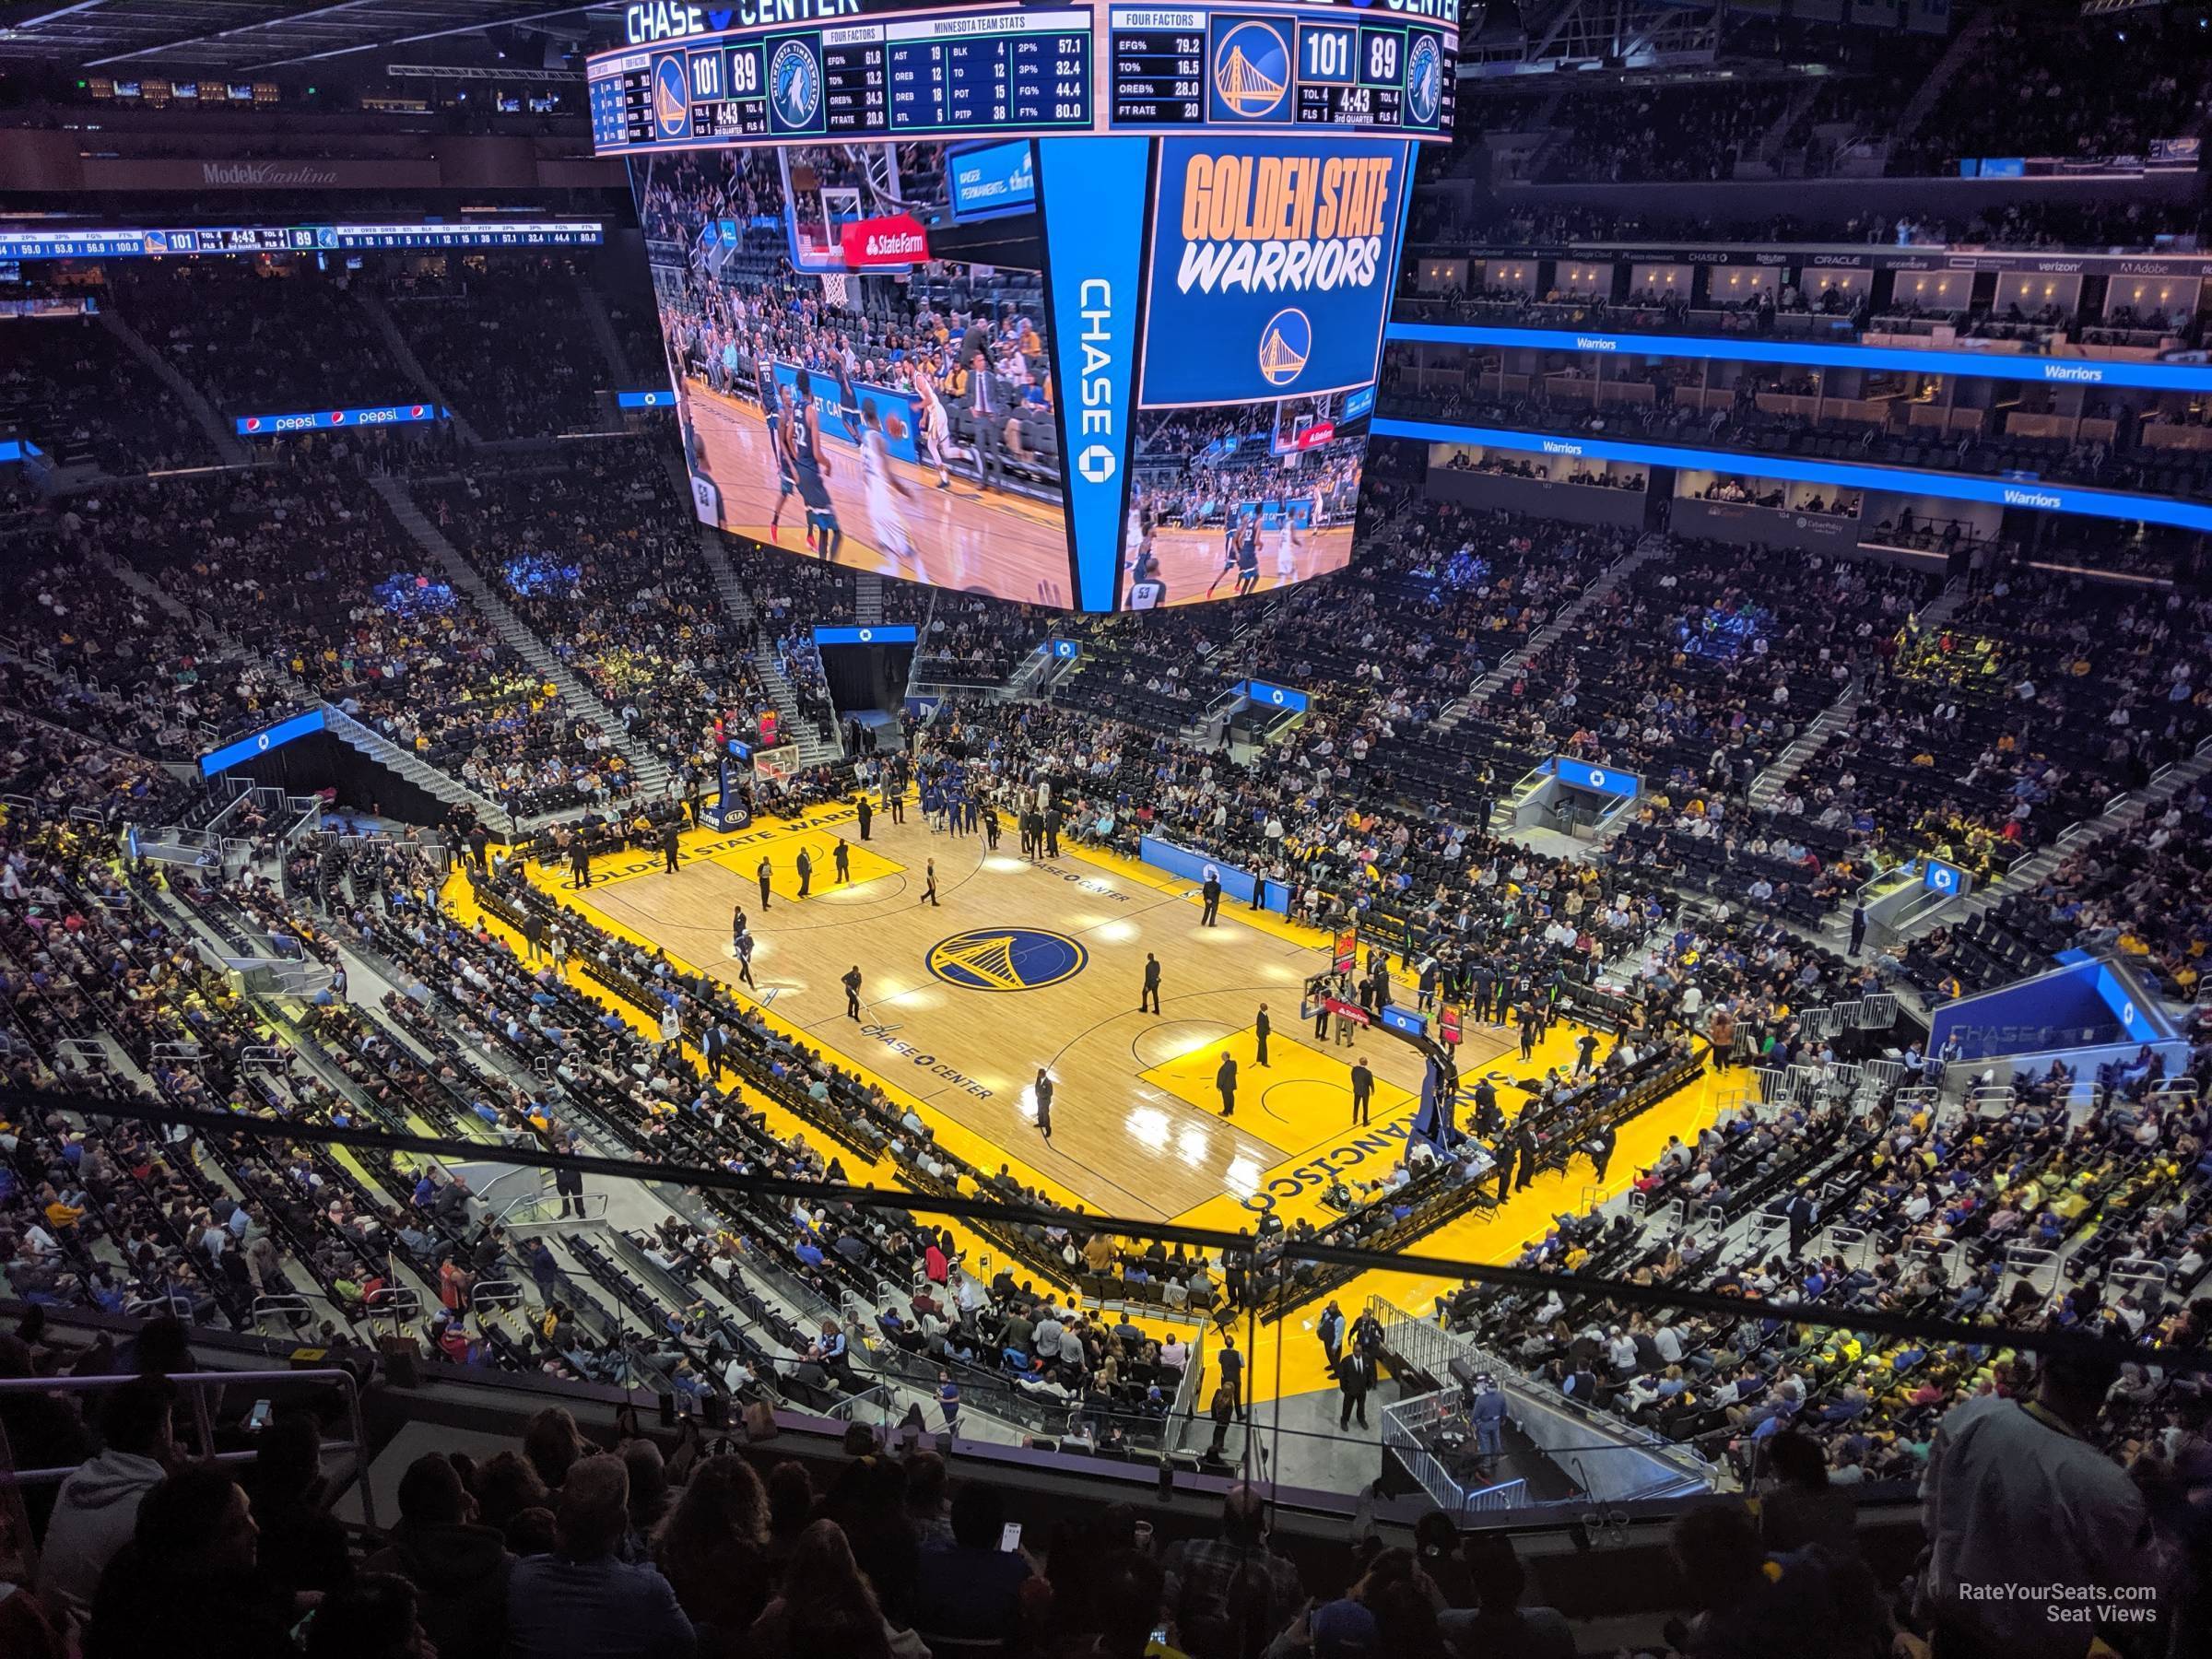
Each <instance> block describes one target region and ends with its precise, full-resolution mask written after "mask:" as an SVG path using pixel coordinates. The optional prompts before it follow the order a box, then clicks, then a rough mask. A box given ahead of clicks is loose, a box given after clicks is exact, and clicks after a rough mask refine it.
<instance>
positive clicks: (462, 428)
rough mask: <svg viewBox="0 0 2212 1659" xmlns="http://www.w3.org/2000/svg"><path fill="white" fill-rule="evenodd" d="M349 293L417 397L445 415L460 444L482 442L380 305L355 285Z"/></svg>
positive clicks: (379, 302)
mask: <svg viewBox="0 0 2212 1659" xmlns="http://www.w3.org/2000/svg"><path fill="white" fill-rule="evenodd" d="M352 292H353V297H354V298H355V299H356V300H359V301H360V306H361V310H362V311H364V312H367V313H368V315H369V321H370V322H371V323H372V324H375V326H376V332H377V333H378V334H380V335H382V336H383V341H384V349H385V350H387V351H389V352H390V353H391V354H392V360H393V361H394V362H395V363H397V364H398V365H399V366H400V367H401V368H402V369H404V370H405V371H406V375H407V378H408V379H409V380H410V381H412V382H415V390H416V391H417V393H418V394H420V395H421V396H422V397H424V398H425V399H427V400H428V401H429V402H430V403H434V404H436V405H437V406H439V407H440V408H441V409H443V410H444V411H445V415H446V418H447V419H448V420H451V421H452V422H453V430H454V431H455V432H456V433H458V434H459V435H460V438H461V441H462V442H464V443H466V444H470V445H476V444H480V443H482V442H483V439H482V438H480V437H478V436H477V429H476V428H475V427H473V426H471V425H469V423H468V418H467V417H466V416H465V415H464V414H462V413H461V411H460V410H459V409H457V408H455V407H454V406H453V399H452V398H450V397H448V396H447V395H446V394H445V388H444V387H442V386H441V385H440V384H439V383H438V382H436V381H434V380H432V379H431V378H430V375H429V370H427V369H425V368H424V367H423V366H422V359H420V358H418V357H417V356H416V355H415V348H414V347H412V346H410V345H408V344H407V336H406V335H405V334H403V333H401V332H400V327H399V324H397V323H395V322H394V321H393V320H392V313H391V312H390V311H389V310H388V309H387V308H386V307H385V305H384V302H383V301H382V300H380V299H378V298H377V297H376V296H375V295H374V294H371V293H370V292H369V291H368V290H367V289H366V288H362V287H361V286H360V285H359V284H356V285H355V286H354V288H353V290H352Z"/></svg>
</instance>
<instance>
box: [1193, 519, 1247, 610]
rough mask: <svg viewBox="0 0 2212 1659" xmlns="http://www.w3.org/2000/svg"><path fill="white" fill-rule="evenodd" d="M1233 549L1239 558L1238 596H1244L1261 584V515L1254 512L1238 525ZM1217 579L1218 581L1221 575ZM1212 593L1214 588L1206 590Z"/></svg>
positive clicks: (1237, 558)
mask: <svg viewBox="0 0 2212 1659" xmlns="http://www.w3.org/2000/svg"><path fill="white" fill-rule="evenodd" d="M1233 551H1234V552H1235V555H1236V560H1237V586H1236V596H1237V597H1238V598H1240V599H1241V598H1243V597H1244V596H1245V595H1246V594H1249V593H1251V592H1252V590H1253V588H1255V587H1257V586H1259V584H1260V515H1259V514H1258V513H1257V512H1254V513H1253V515H1252V516H1251V517H1250V518H1248V519H1246V520H1244V521H1243V522H1242V523H1241V524H1239V525H1238V526H1237V535H1236V541H1235V544H1234V547H1233ZM1214 580H1215V581H1217V582H1218V581H1219V580H1220V578H1219V577H1218V576H1217V577H1216V578H1215V579H1214ZM1206 591H1207V592H1208V593H1211V592H1212V591H1213V590H1212V589H1211V588H1208V589H1207V590H1206Z"/></svg>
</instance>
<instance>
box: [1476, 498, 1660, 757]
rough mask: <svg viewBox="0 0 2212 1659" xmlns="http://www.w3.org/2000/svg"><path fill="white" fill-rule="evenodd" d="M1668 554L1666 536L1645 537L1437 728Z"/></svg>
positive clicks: (1478, 701)
mask: <svg viewBox="0 0 2212 1659" xmlns="http://www.w3.org/2000/svg"><path fill="white" fill-rule="evenodd" d="M1665 551H1666V537H1665V536H1664V535H1656V534H1654V535H1646V536H1644V537H1643V538H1642V539H1641V540H1640V541H1638V542H1637V544H1636V545H1635V546H1634V547H1631V548H1630V550H1629V552H1628V554H1627V556H1626V557H1624V558H1622V559H1619V560H1618V561H1617V562H1616V563H1614V564H1611V565H1609V566H1607V567H1606V569H1605V570H1604V571H1600V572H1599V574H1598V577H1597V580H1596V581H1594V582H1592V583H1591V584H1590V585H1589V586H1588V587H1586V588H1584V589H1583V591H1582V592H1581V593H1579V594H1576V595H1575V596H1574V598H1573V599H1572V600H1571V601H1570V602H1569V603H1567V604H1566V605H1564V606H1560V607H1559V614H1558V615H1556V616H1554V617H1553V618H1551V620H1550V621H1548V622H1547V623H1545V624H1544V626H1543V627H1541V628H1539V629H1536V631H1535V633H1533V634H1531V635H1529V636H1528V641H1527V643H1525V644H1524V645H1523V646H1522V647H1521V648H1520V649H1519V650H1518V651H1513V652H1509V653H1507V654H1506V655H1505V656H1503V657H1501V658H1500V659H1499V662H1498V665H1497V666H1496V667H1495V668H1493V669H1491V670H1490V671H1489V672H1488V674H1486V675H1484V676H1483V677H1481V678H1480V679H1478V680H1477V681H1476V682H1475V684H1474V686H1473V687H1472V688H1469V690H1468V693H1467V695H1466V696H1465V698H1462V699H1461V700H1458V701H1456V702H1454V703H1453V704H1452V705H1451V706H1450V707H1448V708H1447V709H1445V711H1444V712H1443V713H1442V715H1441V716H1440V717H1439V718H1438V720H1437V722H1436V727H1435V729H1436V730H1438V731H1440V732H1448V731H1450V730H1451V729H1452V728H1453V726H1455V725H1457V724H1459V723H1460V721H1461V720H1462V719H1464V718H1465V716H1467V715H1468V714H1471V713H1474V712H1478V711H1479V710H1480V709H1481V708H1482V706H1483V704H1485V703H1486V702H1488V700H1490V698H1491V696H1492V695H1493V694H1495V693H1496V692H1498V691H1499V690H1500V689H1502V688H1504V686H1505V685H1506V683H1507V682H1508V681H1510V680H1511V679H1512V677H1513V676H1514V675H1515V674H1516V673H1518V672H1519V671H1520V670H1521V669H1522V668H1523V667H1524V666H1525V665H1528V664H1529V663H1531V662H1533V661H1534V660H1535V658H1536V656H1537V655H1538V654H1539V653H1542V652H1543V650H1544V648H1545V647H1546V646H1547V645H1549V644H1550V643H1551V642H1552V641H1554V640H1556V639H1558V638H1559V636H1560V635H1561V634H1563V633H1565V632H1566V631H1567V629H1569V628H1571V627H1572V626H1573V625H1574V624H1575V623H1576V622H1578V621H1580V620H1581V619H1582V616H1583V612H1585V611H1587V610H1588V609H1589V608H1590V607H1591V606H1594V605H1595V604H1596V603H1597V602H1598V601H1599V600H1601V599H1603V598H1604V597H1605V596H1606V594H1610V593H1611V592H1612V591H1613V590H1614V589H1615V588H1617V587H1618V586H1619V585H1620V584H1621V582H1624V581H1625V580H1627V578H1628V577H1629V575H1630V573H1631V572H1633V571H1638V570H1640V569H1641V568H1642V567H1643V566H1645V565H1647V564H1649V563H1650V562H1651V561H1652V560H1653V559H1656V558H1658V557H1659V555H1661V554H1662V553H1664V552H1665Z"/></svg>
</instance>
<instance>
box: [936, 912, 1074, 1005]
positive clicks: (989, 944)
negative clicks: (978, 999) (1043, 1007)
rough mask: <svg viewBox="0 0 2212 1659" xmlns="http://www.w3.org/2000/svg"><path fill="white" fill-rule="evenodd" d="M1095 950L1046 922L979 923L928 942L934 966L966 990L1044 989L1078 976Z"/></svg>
mask: <svg viewBox="0 0 2212 1659" xmlns="http://www.w3.org/2000/svg"><path fill="white" fill-rule="evenodd" d="M1089 960H1090V952H1089V951H1088V950H1086V949H1085V948H1084V947H1082V945H1081V944H1080V943H1078V942H1077V940H1074V939H1071V938H1069V937H1068V936H1067V935H1065V934H1060V933H1048V932H1047V931H1045V930H1044V929H1043V928H1041V927H974V928H971V929H969V930H968V931H967V932H966V933H957V934H954V935H952V936H951V937H950V938H949V939H939V940H938V941H937V942H936V943H935V945H932V946H931V947H929V958H928V961H929V971H930V972H931V973H932V974H933V975H934V976H935V977H936V978H938V979H941V980H943V981H944V982H946V983H947V984H948V985H958V986H959V987H960V988H961V989H962V990H964V991H1040V990H1042V989H1043V988H1044V987H1045V986H1047V985H1056V984H1058V983H1060V982H1061V981H1063V980H1068V979H1073V978H1075V976H1076V975H1077V974H1078V973H1080V972H1082V971H1083V969H1084V967H1085V965H1086V964H1087V963H1088V962H1089Z"/></svg>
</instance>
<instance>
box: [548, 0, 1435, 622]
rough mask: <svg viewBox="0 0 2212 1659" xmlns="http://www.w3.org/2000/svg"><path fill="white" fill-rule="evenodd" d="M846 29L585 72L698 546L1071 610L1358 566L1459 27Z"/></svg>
mask: <svg viewBox="0 0 2212 1659" xmlns="http://www.w3.org/2000/svg"><path fill="white" fill-rule="evenodd" d="M845 16H846V17H847V18H849V19H850V20H849V21H838V22H834V23H830V22H826V21H825V19H824V18H821V17H818V16H817V17H811V18H799V17H794V18H787V19H784V20H783V21H784V22H785V23H786V24H787V25H788V26H787V27H782V28H777V27H771V25H770V22H769V20H768V19H766V18H760V17H746V16H733V17H732V18H727V19H722V20H718V18H717V14H715V13H713V12H712V10H710V11H709V12H708V13H707V14H705V15H704V21H705V23H706V24H708V25H709V26H710V27H708V28H707V29H703V30H699V31H695V30H692V29H688V28H686V29H681V30H677V31H676V32H674V33H668V32H652V33H649V34H648V35H646V36H644V37H641V39H640V41H637V42H636V43H635V45H636V47H637V49H635V50H626V51H620V52H616V53H604V54H601V55H600V56H598V57H595V58H594V60H593V61H592V65H591V69H590V81H591V91H592V104H593V116H594V143H595V145H596V146H597V147H598V149H599V151H600V153H602V154H613V153H619V154H627V155H629V156H630V157H631V161H630V169H631V180H632V184H633V187H634V188H635V190H636V192H637V194H638V197H639V206H640V213H641V218H642V220H643V222H644V224H645V226H646V228H647V237H646V241H647V247H648V249H649V253H650V256H651V258H652V261H653V283H654V289H655V293H656V295H657V296H658V298H659V301H660V309H661V317H662V324H663V333H664V335H665V340H666V344H667V347H668V353H669V359H670V365H671V369H672V371H673V374H674V382H675V386H676V389H677V405H678V410H679V415H680V418H681V426H682V428H683V434H684V442H685V450H686V456H687V460H688V465H689V468H690V472H691V475H692V484H693V494H694V498H695V500H696V501H697V502H698V504H699V507H700V513H701V516H702V517H705V518H708V519H710V520H711V521H712V522H713V523H714V524H718V525H719V526H720V527H721V528H723V529H724V530H727V531H730V532H732V533H735V534H737V535H745V536H748V537H751V538H753V539H755V540H757V541H760V542H764V543H768V544H771V545H773V546H781V547H790V548H793V549H794V551H803V552H806V553H809V554H811V555H813V556H815V557H817V558H825V559H830V560H833V561H834V562H837V563H840V564H843V565H847V566H849V567H852V568H854V569H859V570H867V571H876V572H877V573H879V574H883V575H888V576H897V577H904V578H907V579H910V580H913V581H918V582H934V583H937V584H940V585H945V586H953V587H959V588H962V589H966V590H970V591H974V592H981V593H987V594H994V595H996V596H998V597H1001V598H1006V599H1014V600H1020V601H1024V602H1029V603H1034V604H1041V605H1045V606H1059V607H1063V608H1067V609H1076V610H1086V611H1103V610H1112V609H1117V608H1118V609H1147V608H1156V607H1159V606H1171V605H1182V604H1187V603H1193V602H1200V601H1205V600H1210V599H1229V598H1236V597H1242V596H1246V595H1250V594H1258V593H1264V592H1268V591H1272V590H1274V589H1277V588H1280V587H1284V586H1288V585H1290V584H1293V583H1296V582H1304V581H1307V580H1310V579H1311V578H1312V577H1314V576H1316V575H1320V574H1323V573H1324V572H1327V571H1335V570H1339V569H1341V568H1343V567H1344V566H1345V565H1346V564H1347V563H1348V562H1349V560H1350V557H1351V542H1352V528H1353V524H1354V522H1355V520H1356V518H1357V516H1358V510H1359V488H1360V484H1361V480H1362V474H1363V467H1364V463H1365V457H1366V450H1367V441H1368V437H1369V433H1370V430H1371V426H1372V423H1373V406H1374V386H1375V375H1376V367H1377V361H1378V359H1379V356H1380V353H1381V347H1382V329H1383V324H1384V321H1385V314H1386V312H1387V310H1388V306H1389V300H1390V295H1391V292H1392V288H1393V284H1394V278H1395V273H1396V265H1397V258H1398V252H1399V247H1400V244H1401V241H1402V239H1403V229H1404V224H1405V217H1406V206H1407V198H1408V194H1409V186H1410V183H1411V171H1412V156H1413V148H1414V145H1415V143H1416V142H1417V141H1418V140H1420V139H1423V138H1437V139H1441V138H1444V137H1446V136H1448V135H1449V133H1450V130H1451V121H1450V99H1451V89H1452V88H1451V81H1452V76H1453V61H1454V54H1455V53H1456V45H1457V42H1456V35H1455V29H1456V22H1457V7H1456V6H1455V5H1454V4H1453V3H1452V0H1389V4H1388V5H1387V6H1379V7H1376V8H1373V10H1372V15H1367V16H1362V15H1358V14H1357V13H1355V12H1353V11H1349V10H1346V9H1341V8H1335V7H1321V6H1306V7H1302V8H1298V7H1288V6H1285V7H1277V8H1275V9H1272V10H1261V9H1257V8H1255V9H1253V10H1250V11H1246V10H1243V9H1237V10H1230V9H1220V10H1217V9H1215V8H1213V7H1211V6H1204V5H1199V6H1189V7H1186V8H1182V9H1176V10H1172V11H1170V10H1157V11H1154V10H1140V9H1136V8H1133V7H1126V6H1087V5H1070V6H1060V7H1035V8H1025V9H1021V10H1018V11H1009V10H1008V9H1007V8H1006V7H1003V6H997V7H969V8H964V9H955V10H945V11H938V10H929V9H924V10H900V9H896V8H888V7H879V6H874V5H870V4H865V3H859V0H856V3H855V5H854V8H853V11H852V12H851V13H849V14H845Z"/></svg>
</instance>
